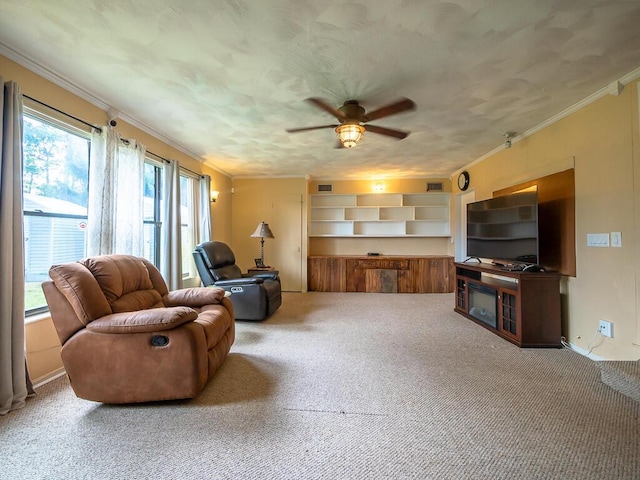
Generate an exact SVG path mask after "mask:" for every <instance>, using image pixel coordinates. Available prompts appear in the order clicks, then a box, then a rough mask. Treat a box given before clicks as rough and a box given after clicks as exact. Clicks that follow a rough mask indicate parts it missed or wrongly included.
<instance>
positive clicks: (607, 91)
mask: <svg viewBox="0 0 640 480" xmlns="http://www.w3.org/2000/svg"><path fill="white" fill-rule="evenodd" d="M638 78H640V67H639V68H636V69H635V70H633V71H631V72H629V73H627V74H626V75H624V76H623V77H620V78H619V79H618V80H614V81H613V82H611V83H610V84H609V85H607V86H606V87H603V88H601V89H600V90H598V91H597V92H594V93H592V94H591V95H589V96H588V97H586V98H583V99H582V100H580V101H579V102H577V103H575V104H573V105H571V106H570V107H568V108H565V109H564V110H562V111H561V112H560V113H557V114H555V115H554V116H552V117H550V118H548V119H547V120H545V121H543V122H541V123H539V124H538V125H536V126H534V127H532V128H530V129H529V130H527V131H526V132H524V133H521V134H520V135H517V136H515V137H513V138H511V143H512V144H514V143H517V142H519V141H521V140H524V139H525V138H527V137H530V136H532V135H534V134H535V133H538V132H539V131H540V130H543V129H545V128H547V127H548V126H550V125H553V124H554V123H556V122H559V121H560V120H562V119H563V118H566V117H568V116H569V115H571V114H573V113H576V112H577V111H578V110H582V109H583V108H584V107H586V106H587V105H590V104H592V103H593V102H595V101H596V100H599V99H601V98H603V97H605V96H606V95H616V96H617V95H619V94H620V92H621V91H622V89H620V87H619V86H618V85H617V84H620V85H621V86H622V88H624V87H625V86H627V85H629V84H630V83H631V82H633V81H634V80H637V79H638ZM614 87H615V88H614ZM504 149H505V146H504V145H499V146H498V147H496V148H494V149H493V150H491V151H490V152H487V153H485V154H484V155H482V156H481V157H478V158H476V159H475V160H474V161H472V162H471V163H468V164H467V165H465V166H463V167H460V168H458V169H457V170H455V171H454V172H453V173H452V174H451V176H450V177H449V178H450V179H453V178H455V177H457V176H458V175H459V174H460V173H461V172H462V171H463V170H465V169H467V168H470V167H472V166H474V165H477V164H478V163H480V162H482V161H484V160H486V159H487V158H489V157H492V156H493V155H495V154H496V153H498V152H500V151H502V150H504Z"/></svg>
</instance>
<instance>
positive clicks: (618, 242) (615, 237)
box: [611, 232, 622, 248]
mask: <svg viewBox="0 0 640 480" xmlns="http://www.w3.org/2000/svg"><path fill="white" fill-rule="evenodd" d="M611 246H612V247H616V248H621V247H622V232H611Z"/></svg>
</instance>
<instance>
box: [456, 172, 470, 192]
mask: <svg viewBox="0 0 640 480" xmlns="http://www.w3.org/2000/svg"><path fill="white" fill-rule="evenodd" d="M458 188H459V189H460V190H462V191H465V190H466V189H467V188H469V172H467V171H466V170H465V171H464V172H462V173H461V174H460V175H458Z"/></svg>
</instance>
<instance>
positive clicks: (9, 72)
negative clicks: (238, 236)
mask: <svg viewBox="0 0 640 480" xmlns="http://www.w3.org/2000/svg"><path fill="white" fill-rule="evenodd" d="M0 75H1V76H2V77H3V80H4V81H8V80H13V81H16V82H18V84H19V85H20V87H21V89H22V93H23V94H25V95H28V96H30V97H33V98H35V99H37V100H39V101H41V102H44V103H46V104H48V105H51V106H53V107H55V108H57V109H59V110H62V111H63V112H66V113H68V114H71V115H74V116H76V117H78V118H80V119H82V120H84V121H86V122H89V123H92V124H95V125H105V124H106V123H107V122H108V120H109V116H108V113H107V112H106V111H105V110H102V109H101V108H99V107H97V106H95V105H93V104H91V103H89V102H88V101H85V100H83V99H82V98H80V97H78V96H76V95H74V94H73V93H71V92H69V91H67V90H65V89H63V88H61V87H58V86H57V85H55V84H54V83H52V82H50V81H48V80H46V79H44V78H42V77H41V76H39V75H36V74H35V73H33V72H31V71H29V70H27V69H25V68H24V67H22V66H20V65H18V64H16V63H15V62H12V61H11V60H9V59H7V58H6V57H3V56H1V55H0ZM27 103H28V101H27ZM29 105H32V106H33V107H34V108H37V105H36V104H33V103H29ZM40 108H42V107H40ZM42 111H43V112H44V113H47V114H50V115H52V116H58V117H59V118H60V119H61V120H63V121H66V122H70V123H73V121H72V120H69V118H67V117H65V116H61V115H56V114H55V113H54V112H51V111H48V110H44V109H43V110H42ZM116 129H117V130H118V132H120V133H121V134H122V136H123V137H125V138H135V139H136V140H138V141H140V142H142V143H143V144H144V145H146V147H147V150H149V151H151V152H153V153H155V154H157V155H160V156H161V157H164V158H170V159H174V160H178V161H179V162H180V164H181V165H182V166H184V167H186V168H188V169H189V170H191V171H194V172H196V173H200V174H206V175H210V176H211V185H212V189H214V190H218V191H220V197H219V199H218V201H217V202H216V203H215V204H211V207H212V210H211V212H212V213H211V214H212V230H213V232H214V235H216V237H217V238H219V239H224V240H226V241H230V239H231V179H230V178H229V177H227V176H226V175H224V174H222V173H220V172H219V171H217V170H214V169H213V168H211V167H209V166H207V165H205V164H203V163H201V162H200V161H199V160H197V159H194V158H191V157H190V156H188V155H186V154H184V153H183V152H181V151H179V150H177V149H175V148H173V147H171V146H170V145H167V144H166V143H165V142H163V141H161V140H159V139H157V138H154V137H153V136H152V135H149V134H148V133H146V132H144V131H142V130H140V129H138V128H136V127H135V126H132V125H129V124H127V123H126V122H125V121H123V120H118V125H117V127H116ZM26 344H27V361H28V363H29V370H30V374H31V377H32V379H33V380H34V381H35V382H37V381H39V380H41V379H44V378H46V377H48V376H50V375H52V374H55V373H56V372H57V371H59V369H60V368H61V367H62V362H61V360H60V354H59V351H60V342H59V341H58V337H57V334H56V332H55V328H54V327H53V323H52V322H51V318H50V317H48V316H44V317H38V319H37V320H35V321H30V322H29V323H28V324H27V325H26Z"/></svg>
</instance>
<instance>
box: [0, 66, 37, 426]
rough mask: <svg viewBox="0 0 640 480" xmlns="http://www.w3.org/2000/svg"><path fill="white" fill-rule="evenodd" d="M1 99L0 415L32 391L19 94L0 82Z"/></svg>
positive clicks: (12, 86) (11, 84) (17, 405)
mask: <svg viewBox="0 0 640 480" xmlns="http://www.w3.org/2000/svg"><path fill="white" fill-rule="evenodd" d="M0 86H1V87H2V90H3V94H2V95H1V96H0V110H2V113H1V114H0V148H1V150H0V154H1V157H0V245H2V248H0V415H4V414H6V413H8V412H10V411H11V410H15V409H17V408H21V407H23V406H24V403H25V399H26V398H27V395H28V394H29V393H32V392H33V391H32V389H31V382H30V381H29V378H28V375H27V370H26V356H25V343H24V341H25V332H24V247H23V235H22V223H23V222H22V219H23V214H22V94H21V92H20V86H19V85H18V84H16V83H15V82H7V83H4V81H3V80H2V77H1V76H0Z"/></svg>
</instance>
